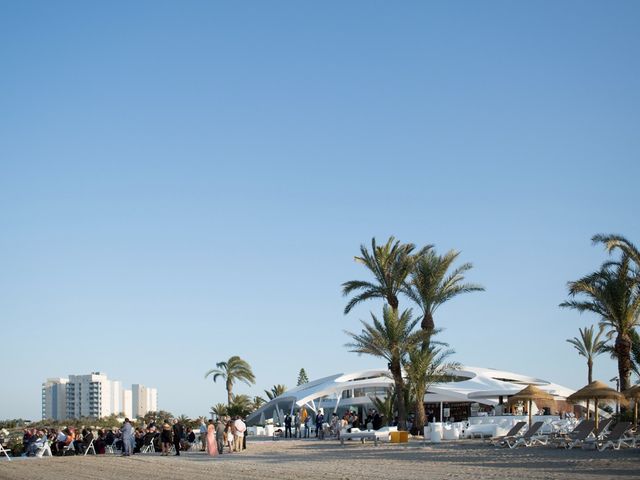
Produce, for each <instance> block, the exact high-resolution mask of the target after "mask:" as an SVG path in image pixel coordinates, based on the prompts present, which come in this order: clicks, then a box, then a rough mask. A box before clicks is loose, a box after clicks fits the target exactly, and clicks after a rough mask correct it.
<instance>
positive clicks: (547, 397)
mask: <svg viewBox="0 0 640 480" xmlns="http://www.w3.org/2000/svg"><path fill="white" fill-rule="evenodd" d="M521 401H526V402H529V410H528V411H529V426H531V404H532V403H533V402H536V405H538V406H542V405H543V404H546V405H549V404H552V403H553V401H554V400H553V395H551V394H550V393H548V392H545V391H544V390H541V389H540V388H538V387H536V386H535V385H528V386H527V387H525V388H523V389H522V390H520V391H519V392H518V393H516V394H515V395H513V396H512V397H510V398H509V404H514V403H516V402H521Z"/></svg>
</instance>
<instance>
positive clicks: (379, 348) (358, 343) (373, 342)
mask: <svg viewBox="0 0 640 480" xmlns="http://www.w3.org/2000/svg"><path fill="white" fill-rule="evenodd" d="M371 319H372V321H371V323H367V322H365V321H362V320H361V321H360V322H361V323H362V327H363V329H362V332H361V333H351V332H349V331H345V333H346V334H347V335H349V336H350V337H351V338H352V342H350V343H347V344H346V347H348V348H350V349H351V351H352V352H355V353H358V354H363V353H364V354H367V355H373V356H375V357H381V358H384V359H385V360H386V361H387V362H388V366H389V370H390V372H391V376H392V377H393V382H394V385H395V392H396V400H397V401H396V403H397V410H398V420H399V427H400V428H401V429H404V428H405V427H406V419H407V415H406V405H405V401H404V399H405V381H404V377H403V374H402V365H403V363H404V360H405V358H406V356H407V354H408V352H409V350H410V349H411V348H413V347H415V346H417V345H418V344H422V342H423V341H424V337H425V333H424V332H423V331H421V330H419V331H417V332H413V329H414V327H415V326H416V325H417V323H418V321H419V319H413V318H412V316H411V309H409V310H405V311H403V312H402V313H401V314H398V313H397V312H396V311H394V310H393V309H392V308H390V307H389V306H388V305H385V306H384V308H383V310H382V320H379V319H378V318H377V317H376V316H375V315H374V314H373V313H372V314H371Z"/></svg>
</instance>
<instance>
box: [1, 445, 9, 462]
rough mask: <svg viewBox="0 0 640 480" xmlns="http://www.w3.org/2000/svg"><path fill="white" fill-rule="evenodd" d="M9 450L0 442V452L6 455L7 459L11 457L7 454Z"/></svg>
mask: <svg viewBox="0 0 640 480" xmlns="http://www.w3.org/2000/svg"><path fill="white" fill-rule="evenodd" d="M8 452H9V450H7V449H6V448H4V446H3V445H2V444H1V443H0V453H4V455H5V457H7V459H8V460H9V461H11V457H10V456H9V453H8Z"/></svg>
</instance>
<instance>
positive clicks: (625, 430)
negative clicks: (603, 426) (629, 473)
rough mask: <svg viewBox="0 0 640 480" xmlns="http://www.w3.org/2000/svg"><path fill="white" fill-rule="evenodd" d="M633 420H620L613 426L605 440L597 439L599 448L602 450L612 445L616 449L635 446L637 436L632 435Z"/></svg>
mask: <svg viewBox="0 0 640 480" xmlns="http://www.w3.org/2000/svg"><path fill="white" fill-rule="evenodd" d="M632 425H633V424H632V423H631V422H619V423H617V424H616V426H615V427H613V430H611V433H609V435H607V436H606V437H605V438H604V439H603V440H596V445H597V447H598V450H600V451H601V452H602V451H603V450H606V449H607V448H609V447H611V448H612V449H614V450H620V447H622V446H625V447H635V446H636V438H635V437H634V436H633V435H630V434H629V433H630V430H631V427H632Z"/></svg>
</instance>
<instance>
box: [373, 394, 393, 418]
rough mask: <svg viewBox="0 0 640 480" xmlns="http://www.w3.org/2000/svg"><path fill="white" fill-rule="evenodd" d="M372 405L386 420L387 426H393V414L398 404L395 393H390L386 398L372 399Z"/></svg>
mask: <svg viewBox="0 0 640 480" xmlns="http://www.w3.org/2000/svg"><path fill="white" fill-rule="evenodd" d="M370 398H371V403H373V406H374V407H375V409H376V410H377V411H378V413H379V414H380V415H382V418H384V422H385V425H391V422H393V412H394V406H395V403H396V395H395V393H393V391H391V390H390V391H389V392H388V393H387V395H386V396H385V397H370Z"/></svg>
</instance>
